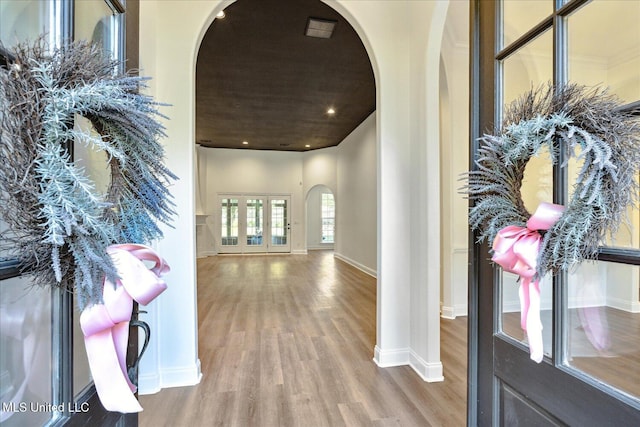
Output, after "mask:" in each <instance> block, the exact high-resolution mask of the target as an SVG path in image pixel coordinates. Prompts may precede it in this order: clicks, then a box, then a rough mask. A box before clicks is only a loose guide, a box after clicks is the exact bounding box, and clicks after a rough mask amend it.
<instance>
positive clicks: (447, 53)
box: [440, 1, 469, 319]
mask: <svg viewBox="0 0 640 427" xmlns="http://www.w3.org/2000/svg"><path fill="white" fill-rule="evenodd" d="M467 7H468V2H467V1H458V2H455V3H453V4H451V5H450V8H449V11H448V14H447V21H446V23H445V31H444V37H443V40H442V51H441V65H440V66H441V75H440V108H441V110H440V131H441V132H440V148H441V155H440V167H441V180H442V182H441V186H442V192H441V201H442V206H441V214H442V239H441V241H442V246H441V247H442V292H441V314H442V317H445V318H450V319H451V318H455V317H456V316H465V315H467V283H468V278H467V270H468V267H467V258H468V256H467V255H468V231H467V230H468V226H467V224H468V219H469V216H468V201H467V200H466V199H465V198H464V197H463V196H462V195H461V194H460V193H459V188H460V187H461V182H460V176H461V174H462V173H464V172H466V171H467V170H468V168H469V127H468V126H467V123H469V44H468V42H467V41H466V40H462V41H461V40H460V34H457V33H454V32H453V30H454V29H462V28H464V29H465V30H466V29H468V28H469V18H468V12H467V9H466V8H467ZM454 21H456V22H454Z"/></svg>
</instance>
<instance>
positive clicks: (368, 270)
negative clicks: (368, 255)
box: [333, 252, 378, 277]
mask: <svg viewBox="0 0 640 427" xmlns="http://www.w3.org/2000/svg"><path fill="white" fill-rule="evenodd" d="M333 256H334V257H336V258H338V259H339V260H340V261H344V262H346V263H347V264H349V265H351V266H353V267H355V268H357V269H358V270H360V271H362V272H363V273H367V274H368V275H369V276H371V277H377V276H378V272H377V271H376V270H374V269H372V268H369V267H367V266H366V265H364V264H361V263H359V262H358V261H354V260H352V259H351V258H349V257H346V256H344V255H342V254H341V253H339V252H334V253H333Z"/></svg>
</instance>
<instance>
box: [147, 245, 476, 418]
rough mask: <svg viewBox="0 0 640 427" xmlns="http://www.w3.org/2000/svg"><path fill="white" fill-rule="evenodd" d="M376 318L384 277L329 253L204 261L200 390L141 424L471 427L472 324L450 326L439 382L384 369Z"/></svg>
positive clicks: (173, 397)
mask: <svg viewBox="0 0 640 427" xmlns="http://www.w3.org/2000/svg"><path fill="white" fill-rule="evenodd" d="M375 319H376V281H375V279H374V278H372V277H371V276H369V275H366V274H364V273H362V272H361V271H359V270H357V269H355V268H353V267H352V266H350V265H348V264H346V263H344V262H341V261H339V260H337V259H335V258H334V257H333V252H332V251H310V252H309V254H308V255H270V256H214V257H208V258H203V259H199V260H198V324H199V356H200V361H201V363H202V372H203V378H202V381H201V383H200V384H199V385H197V386H194V387H182V388H170V389H164V390H162V391H161V392H160V393H158V394H154V395H146V396H141V397H140V401H141V403H142V406H143V408H144V412H142V413H141V414H140V425H141V426H143V427H144V426H165V425H166V426H169V425H171V426H193V427H195V426H212V425H220V426H259V427H263V426H331V427H333V426H349V427H351V426H392V425H393V426H410V427H412V426H430V425H432V426H462V425H465V421H466V403H465V402H466V381H467V371H466V355H467V352H466V317H462V318H458V319H456V320H453V321H452V320H446V319H443V320H442V323H441V334H442V344H441V345H442V347H441V348H442V362H443V364H444V376H445V381H444V382H441V383H426V382H424V381H422V380H421V379H420V377H419V376H418V375H417V374H416V373H415V372H414V371H413V370H412V369H411V368H410V367H408V366H403V367H397V368H386V369H382V368H379V367H377V366H376V364H375V363H374V362H373V361H372V357H373V347H374V345H375V330H376V328H375V321H376V320H375ZM176 321H179V319H176Z"/></svg>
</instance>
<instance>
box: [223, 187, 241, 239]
mask: <svg viewBox="0 0 640 427" xmlns="http://www.w3.org/2000/svg"><path fill="white" fill-rule="evenodd" d="M238 201H239V200H238V199H237V198H223V199H222V200H221V202H220V226H221V233H220V245H221V247H222V248H223V250H225V251H226V250H228V249H230V247H233V246H236V247H237V246H238V243H239V241H238V237H239V236H238V232H239V229H240V228H239V224H238Z"/></svg>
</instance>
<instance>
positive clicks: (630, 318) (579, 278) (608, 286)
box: [565, 261, 640, 398]
mask: <svg viewBox="0 0 640 427" xmlns="http://www.w3.org/2000/svg"><path fill="white" fill-rule="evenodd" d="M568 286H569V298H568V302H567V304H568V306H567V307H565V310H566V311H567V319H568V322H567V323H568V324H567V334H568V344H567V347H568V348H567V362H568V364H569V366H572V367H574V368H575V369H577V370H579V371H581V372H583V373H585V374H587V375H589V376H591V377H594V378H597V379H598V380H599V381H602V382H605V383H607V384H609V385H611V386H613V387H615V388H617V389H619V390H621V391H624V392H626V393H629V394H631V395H633V396H634V397H636V398H638V397H640V339H639V338H638V337H640V303H639V299H638V287H639V286H640V267H638V266H637V265H627V264H617V263H612V262H602V261H600V262H590V263H584V264H583V265H581V266H580V268H578V269H577V270H576V271H575V272H573V273H572V274H570V275H569V285H568Z"/></svg>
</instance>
